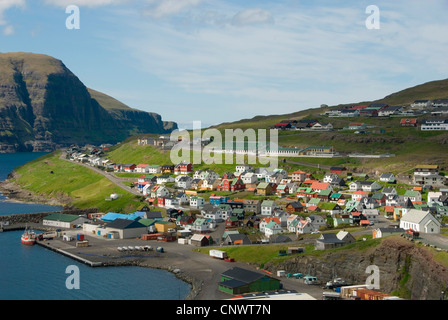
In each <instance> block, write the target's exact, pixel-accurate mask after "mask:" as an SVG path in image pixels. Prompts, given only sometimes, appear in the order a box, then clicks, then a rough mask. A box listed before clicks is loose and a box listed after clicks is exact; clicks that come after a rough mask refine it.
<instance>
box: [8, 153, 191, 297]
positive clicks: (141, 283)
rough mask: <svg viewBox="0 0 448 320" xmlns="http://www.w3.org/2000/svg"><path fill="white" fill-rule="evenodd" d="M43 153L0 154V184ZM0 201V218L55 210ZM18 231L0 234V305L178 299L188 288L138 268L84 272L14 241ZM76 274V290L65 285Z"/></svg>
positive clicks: (169, 275)
mask: <svg viewBox="0 0 448 320" xmlns="http://www.w3.org/2000/svg"><path fill="white" fill-rule="evenodd" d="M41 155H43V154H37V153H16V154H0V180H3V179H5V178H6V177H7V175H8V174H9V173H10V172H11V171H12V170H13V169H14V168H15V167H17V166H19V165H22V164H24V163H26V162H28V161H31V160H33V159H35V158H37V157H39V156H41ZM59 209H60V208H59V207H52V206H43V205H39V204H26V205H25V204H23V203H18V202H10V201H7V200H6V201H5V198H4V197H3V198H0V212H1V214H11V213H32V212H49V211H58V210H59ZM21 234H22V231H7V232H2V233H0V300H181V299H185V297H186V296H187V295H188V294H189V292H190V290H191V286H190V285H189V284H187V283H185V282H183V281H181V280H179V279H177V278H176V277H175V276H174V275H173V274H172V273H170V272H168V271H164V270H157V269H149V268H142V267H131V266H125V267H95V268H92V267H89V266H87V265H85V264H82V263H79V262H77V261H75V260H73V259H70V258H68V257H66V256H63V255H61V254H58V253H56V252H53V251H50V250H48V249H45V248H43V247H40V246H37V245H34V246H26V245H22V244H21V242H20V236H21ZM69 266H75V267H77V268H78V270H79V273H78V274H79V289H77V288H72V286H67V282H69V283H70V279H69V278H70V277H72V276H73V273H72V272H70V270H69V269H67V268H68V267H69Z"/></svg>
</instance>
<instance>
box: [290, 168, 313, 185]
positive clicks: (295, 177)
mask: <svg viewBox="0 0 448 320" xmlns="http://www.w3.org/2000/svg"><path fill="white" fill-rule="evenodd" d="M310 178H311V177H310V174H308V173H306V172H304V171H302V170H297V171H294V172H293V173H291V179H292V181H295V182H304V181H305V180H308V179H310Z"/></svg>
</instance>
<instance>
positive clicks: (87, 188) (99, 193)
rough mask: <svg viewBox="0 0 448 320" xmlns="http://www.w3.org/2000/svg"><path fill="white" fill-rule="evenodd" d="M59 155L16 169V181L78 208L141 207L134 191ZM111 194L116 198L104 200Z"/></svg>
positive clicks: (104, 209)
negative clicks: (129, 191) (121, 186)
mask: <svg viewBox="0 0 448 320" xmlns="http://www.w3.org/2000/svg"><path fill="white" fill-rule="evenodd" d="M59 155H60V153H59V152H56V153H52V154H48V155H46V156H44V157H41V158H38V159H36V160H34V161H32V162H29V163H27V164H26V165H24V166H21V167H19V168H17V169H16V172H17V173H18V175H19V177H18V178H17V179H16V182H18V183H19V184H20V185H21V186H22V187H23V188H24V189H26V190H30V191H32V192H34V193H36V194H40V195H43V196H45V197H48V198H60V199H62V198H66V197H67V196H68V197H70V199H71V201H70V203H69V204H70V205H73V206H75V207H77V208H98V209H99V210H100V211H102V212H108V211H116V212H124V213H129V212H133V211H135V209H136V208H138V207H140V206H142V204H143V203H142V202H141V201H140V199H138V198H137V197H136V196H134V195H133V194H131V193H128V192H126V191H124V190H123V189H121V188H119V187H117V186H116V185H115V184H114V183H112V182H110V181H109V180H108V179H106V178H105V177H103V176H102V175H100V174H98V173H95V172H93V171H91V170H89V169H88V168H85V167H82V166H80V165H78V164H75V163H70V162H67V161H64V160H61V159H59ZM112 193H117V194H118V195H119V198H118V199H117V200H114V201H106V200H105V199H106V198H109V196H110V195H111V194H112Z"/></svg>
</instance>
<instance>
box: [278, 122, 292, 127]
mask: <svg viewBox="0 0 448 320" xmlns="http://www.w3.org/2000/svg"><path fill="white" fill-rule="evenodd" d="M287 125H289V123H286V122H280V123H276V124H275V126H276V127H284V126H287Z"/></svg>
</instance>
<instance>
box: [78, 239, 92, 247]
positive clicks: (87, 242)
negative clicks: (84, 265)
mask: <svg viewBox="0 0 448 320" xmlns="http://www.w3.org/2000/svg"><path fill="white" fill-rule="evenodd" d="M76 246H77V247H88V246H89V241H87V240H84V241H78V242H76Z"/></svg>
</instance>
